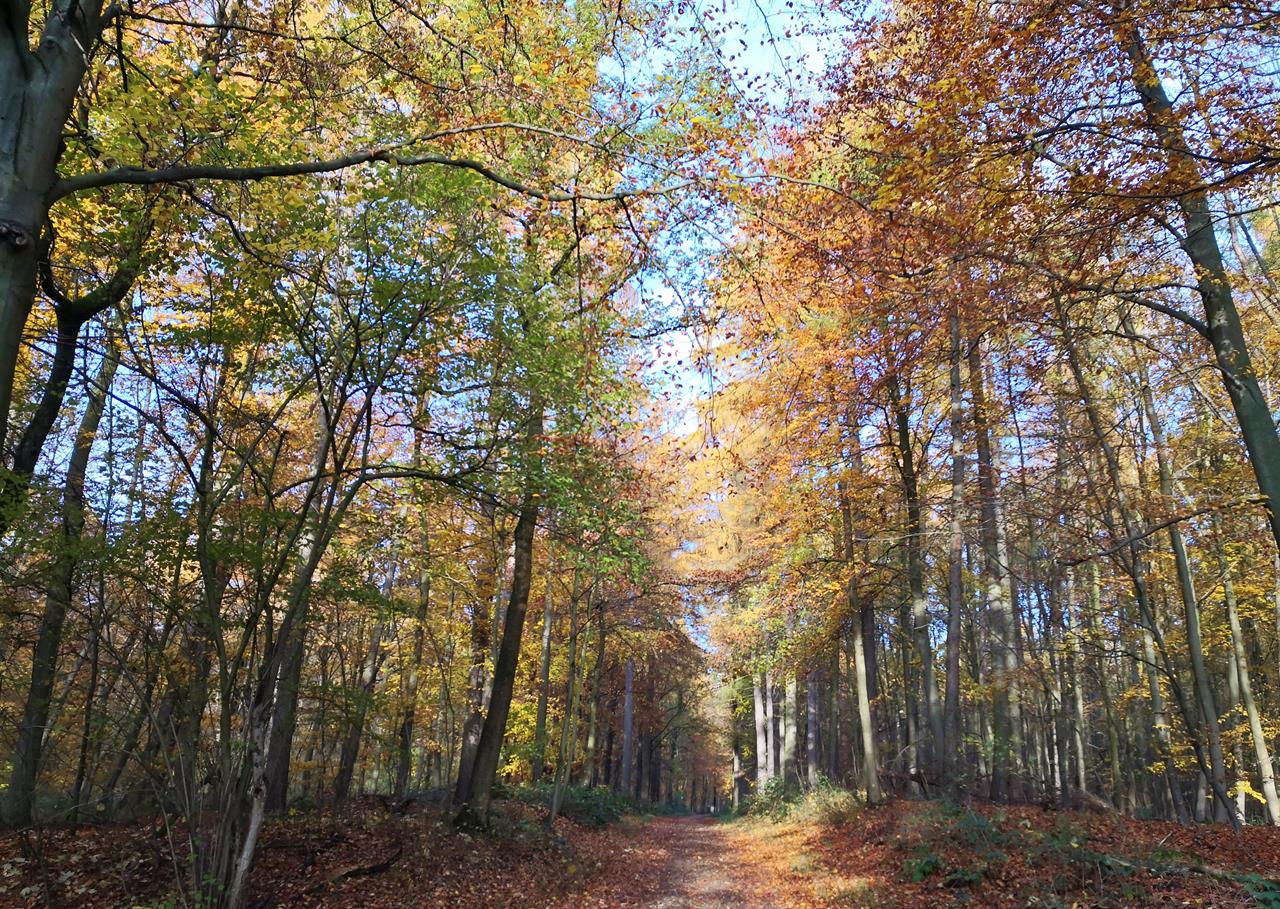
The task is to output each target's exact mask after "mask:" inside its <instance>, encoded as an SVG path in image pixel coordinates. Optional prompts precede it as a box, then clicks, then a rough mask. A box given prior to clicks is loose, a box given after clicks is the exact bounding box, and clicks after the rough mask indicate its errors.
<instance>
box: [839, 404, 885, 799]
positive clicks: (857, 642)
mask: <svg viewBox="0 0 1280 909" xmlns="http://www.w3.org/2000/svg"><path fill="white" fill-rule="evenodd" d="M849 445H850V448H851V451H850V466H851V467H852V468H853V470H854V471H855V472H856V473H859V474H860V473H861V472H862V445H861V442H860V440H859V438H858V428H857V427H856V426H852V427H850V432H849ZM848 514H849V518H848V521H847V527H848V531H847V534H846V540H847V543H846V548H847V550H848V553H849V561H850V563H852V561H853V555H854V549H855V546H856V547H857V548H858V549H865V547H866V539H865V536H864V533H863V531H862V528H861V526H860V523H859V522H858V521H857V520H856V519H855V516H854V515H853V513H852V511H851V510H849V511H848ZM858 581H859V577H858V572H857V571H856V570H852V566H851V570H850V573H849V581H848V587H847V588H846V590H845V594H846V596H847V597H848V602H849V630H850V634H851V641H850V648H849V649H850V650H852V651H853V672H854V682H855V686H854V687H855V688H857V699H858V726H859V732H860V733H861V736H862V768H863V783H864V785H865V786H866V789H867V802H868V803H869V804H871V805H878V804H879V803H880V801H881V791H880V758H879V755H878V754H877V750H876V728H875V719H874V717H873V716H872V712H871V704H872V702H873V701H874V700H875V698H876V661H875V655H876V646H875V634H876V621H875V612H874V610H873V609H872V604H871V602H870V601H869V600H864V599H863V598H862V596H861V590H860V589H859V587H858Z"/></svg>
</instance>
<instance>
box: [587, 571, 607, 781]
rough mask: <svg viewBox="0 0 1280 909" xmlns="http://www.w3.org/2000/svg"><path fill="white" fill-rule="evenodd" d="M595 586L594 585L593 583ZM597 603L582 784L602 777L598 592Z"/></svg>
mask: <svg viewBox="0 0 1280 909" xmlns="http://www.w3.org/2000/svg"><path fill="white" fill-rule="evenodd" d="M593 586H594V585H593ZM597 597H598V600H597V604H596V659H595V664H594V665H593V666H592V667H591V706H590V708H589V710H590V712H589V715H588V717H587V751H586V754H585V755H584V756H583V766H582V785H583V786H594V785H596V783H597V782H598V780H599V777H600V768H599V766H598V762H597V761H596V753H597V752H598V751H599V750H600V744H599V739H600V700H601V698H602V696H603V692H602V691H601V679H602V678H603V675H604V658H605V632H606V631H607V628H606V627H605V615H604V602H605V601H604V597H603V596H600V595H599V594H597Z"/></svg>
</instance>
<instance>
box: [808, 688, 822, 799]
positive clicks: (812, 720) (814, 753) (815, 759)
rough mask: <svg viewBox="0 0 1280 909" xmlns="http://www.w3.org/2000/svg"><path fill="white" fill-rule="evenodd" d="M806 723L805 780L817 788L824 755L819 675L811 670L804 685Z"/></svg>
mask: <svg viewBox="0 0 1280 909" xmlns="http://www.w3.org/2000/svg"><path fill="white" fill-rule="evenodd" d="M804 703H805V723H804V748H805V779H806V780H807V781H808V783H809V785H810V786H817V785H818V779H819V771H820V767H819V763H820V759H821V755H822V750H821V744H820V741H819V740H820V738H821V736H820V735H819V729H820V728H821V725H822V718H821V716H820V715H819V712H818V673H817V672H816V671H814V670H810V672H809V675H808V678H806V679H805V683H804Z"/></svg>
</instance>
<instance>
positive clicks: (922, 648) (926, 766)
mask: <svg viewBox="0 0 1280 909" xmlns="http://www.w3.org/2000/svg"><path fill="white" fill-rule="evenodd" d="M889 402H890V406H891V407H892V408H893V411H894V419H895V421H896V424H897V447H898V469H899V472H900V475H901V478H902V491H903V497H904V499H905V500H906V506H907V540H906V544H907V587H908V589H909V590H910V593H911V625H910V627H911V639H912V642H913V643H914V645H915V650H916V657H917V659H918V660H919V661H920V684H921V687H922V688H923V691H924V710H925V720H926V724H927V727H928V737H927V738H924V737H923V736H922V741H921V745H922V747H921V748H920V749H919V752H920V765H921V767H920V769H921V770H922V771H927V772H928V775H929V776H930V777H932V779H933V780H934V781H936V780H937V779H938V778H940V777H941V775H942V772H941V762H942V745H943V719H942V702H941V701H940V700H939V699H938V683H937V679H936V678H935V673H934V665H933V642H932V640H931V638H930V635H929V625H930V619H929V601H928V598H927V596H926V593H925V585H924V519H923V517H922V514H923V513H922V509H921V506H920V485H919V477H918V476H917V471H916V458H915V450H914V447H913V446H912V442H911V421H910V418H909V417H908V415H907V402H906V401H904V400H903V395H902V390H901V388H900V386H899V383H898V378H897V376H896V375H895V376H891V377H890V379H889Z"/></svg>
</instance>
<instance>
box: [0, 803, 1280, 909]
mask: <svg viewBox="0 0 1280 909" xmlns="http://www.w3.org/2000/svg"><path fill="white" fill-rule="evenodd" d="M502 811H503V814H502V820H501V823H500V824H499V825H498V830H497V831H496V832H494V833H490V834H481V835H472V834H464V833H459V832H457V831H454V830H451V829H450V828H449V827H448V826H447V824H445V823H444V821H443V820H442V819H441V817H440V816H439V814H438V813H435V812H432V811H425V810H424V811H420V812H417V813H413V814H410V815H409V816H403V817H402V816H397V815H393V814H389V813H387V812H386V811H385V810H383V809H381V807H380V806H378V805H376V804H364V805H360V806H357V807H355V808H353V809H352V810H349V811H347V812H344V813H342V814H312V815H305V816H295V817H289V818H283V819H279V820H276V821H274V822H272V823H271V824H270V825H269V827H268V829H267V831H266V833H265V834H264V839H263V843H262V848H261V851H260V853H259V857H258V861H257V864H256V865H255V868H254V874H253V880H252V887H251V893H250V897H249V907H250V909H271V907H311V909H340V907H356V906H359V907H367V909H407V907H415V909H430V907H476V909H499V907H521V909H532V907H543V909H604V907H614V906H619V907H623V906H634V907H641V906H648V907H658V909H678V907H679V909H682V907H690V909H692V907H698V909H730V907H733V909H737V907H742V909H813V907H860V906H861V907H876V909H924V907H937V906H984V907H1038V906H1044V907H1049V906H1058V907H1064V909H1065V907H1080V909H1083V907H1116V909H1119V907H1125V909H1128V907H1135V909H1137V907H1154V906H1199V907H1217V909H1235V907H1246V906H1253V905H1256V904H1255V902H1254V901H1253V899H1252V897H1251V896H1250V895H1249V893H1248V892H1247V890H1246V888H1245V886H1244V885H1243V884H1242V883H1241V882H1240V881H1239V880H1235V879H1232V877H1231V876H1232V875H1235V874H1238V873H1255V874H1260V875H1263V876H1275V875H1277V874H1280V830H1277V829H1275V828H1256V827H1255V828H1248V829H1246V831H1245V832H1244V834H1242V835H1241V836H1239V837H1235V836H1233V835H1232V834H1231V833H1230V831H1229V830H1227V829H1226V828H1224V827H1220V826H1202V827H1193V828H1183V827H1179V826H1177V825H1175V824H1170V823H1163V822H1149V821H1133V820H1129V819H1126V818H1122V817H1119V816H1116V815H1109V814H1101V813H1076V812H1054V811H1044V810H1041V809H1038V808H1029V807H1009V808H995V807H993V806H989V805H973V806H969V807H967V808H947V807H945V806H942V805H940V804H938V803H929V802H894V803H891V804H889V805H885V806H883V807H881V808H877V809H874V810H864V811H862V812H860V813H859V814H857V815H856V816H855V817H854V818H853V819H852V820H851V821H850V823H849V824H847V825H845V826H842V827H829V826H821V825H819V824H817V823H813V822H783V823H778V824H774V823H770V822H767V821H743V822H738V823H731V824H724V823H717V822H714V821H710V820H708V819H697V818H685V819H657V820H650V821H641V820H628V821H626V822H624V823H621V824H617V825H614V826H612V827H608V828H602V829H595V828H587V827H580V826H578V825H576V824H574V823H573V822H571V821H568V820H560V821H558V822H557V824H556V828H555V830H554V832H548V831H546V830H544V829H543V828H542V826H541V824H540V819H539V817H538V812H537V811H536V810H535V809H532V808H530V807H528V806H524V805H520V804H517V803H506V804H504V805H503V806H502ZM177 851H178V850H176V849H175V848H172V847H171V838H170V835H169V833H168V832H166V831H165V830H164V828H162V827H161V828H151V827H142V826H128V827H125V826H92V827H81V828H80V829H79V830H78V831H71V830H69V829H49V830H45V831H43V832H39V833H36V832H31V833H27V834H17V833H9V834H6V835H5V836H3V837H0V907H9V906H13V907H77V909H79V907H84V909H117V907H121V906H124V907H132V906H157V905H162V904H163V903H164V901H165V900H166V899H167V898H169V897H170V896H171V895H172V894H173V893H174V892H175V885H176V883H177V879H176V877H175V875H176V874H179V873H180V866H178V865H175V862H174V861H173V855H174V854H176V852H177Z"/></svg>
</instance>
